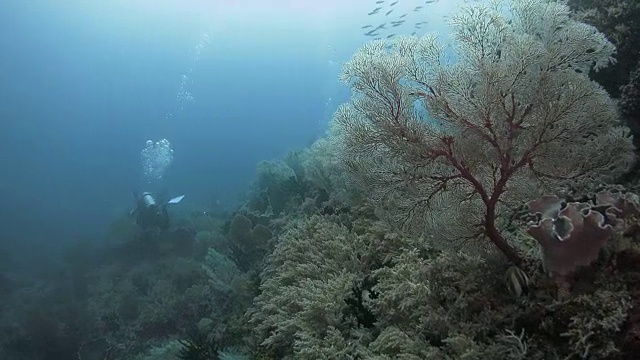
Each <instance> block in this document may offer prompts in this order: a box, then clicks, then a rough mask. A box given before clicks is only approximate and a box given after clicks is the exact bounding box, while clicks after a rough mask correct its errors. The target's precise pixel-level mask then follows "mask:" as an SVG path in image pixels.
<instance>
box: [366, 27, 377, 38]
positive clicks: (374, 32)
mask: <svg viewBox="0 0 640 360" xmlns="http://www.w3.org/2000/svg"><path fill="white" fill-rule="evenodd" d="M364 35H365V36H377V35H378V34H376V29H373V30H369V31H367V32H366V33H364Z"/></svg>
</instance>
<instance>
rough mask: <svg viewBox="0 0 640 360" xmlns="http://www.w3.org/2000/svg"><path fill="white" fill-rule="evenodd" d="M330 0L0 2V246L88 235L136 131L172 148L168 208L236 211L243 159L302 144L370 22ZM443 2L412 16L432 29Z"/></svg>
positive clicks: (364, 7) (316, 127) (333, 101)
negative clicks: (185, 95)
mask: <svg viewBox="0 0 640 360" xmlns="http://www.w3.org/2000/svg"><path fill="white" fill-rule="evenodd" d="M225 2H226V3H233V4H234V5H228V4H224V3H225ZM387 2H389V1H387ZM343 3H344V2H343V1H337V0H328V1H314V2H310V1H302V0H291V1H276V0H273V1H262V0H254V1H235V0H234V1H231V0H228V1H211V0H210V1H184V0H181V1H178V0H176V1H150V0H127V1H123V0H110V1H97V0H92V1H80V0H70V1H64V0H29V1H26V0H3V1H1V2H0V125H1V126H0V198H1V199H2V202H1V203H0V243H1V244H2V245H3V246H4V247H10V248H11V249H12V250H18V251H19V252H23V253H28V252H29V253H30V252H32V251H33V249H34V248H37V249H41V250H42V249H47V248H49V247H55V246H57V245H58V244H62V243H65V242H69V241H76V240H78V239H82V238H83V237H84V238H86V239H87V241H90V240H91V239H98V238H100V237H101V236H102V234H104V233H105V231H106V227H107V225H108V224H109V223H110V222H111V221H113V220H114V218H116V217H117V216H120V215H121V214H123V213H125V212H127V211H128V208H129V206H130V205H131V203H132V196H131V192H132V191H134V190H138V191H139V190H143V185H144V179H143V176H142V168H141V166H140V151H141V150H142V148H143V147H144V143H145V141H146V140H147V139H153V140H159V139H161V138H167V139H168V140H169V141H170V142H171V143H172V145H173V148H174V151H175V153H174V156H175V158H174V161H173V164H172V166H171V167H170V168H169V170H168V171H167V173H166V177H165V180H164V185H166V186H165V187H166V188H167V189H168V190H169V191H170V192H171V194H175V195H177V194H186V195H187V197H186V198H185V200H184V201H183V203H181V204H180V205H179V206H182V207H185V208H187V209H193V210H198V209H200V210H207V209H208V208H209V207H210V206H211V204H212V203H214V202H216V201H219V202H220V203H221V204H223V205H224V206H233V205H234V204H236V203H237V201H238V200H239V199H240V198H241V196H242V195H243V194H244V192H245V191H246V190H247V189H248V185H249V184H250V182H251V180H252V177H253V175H254V172H255V165H256V163H257V162H258V161H260V160H268V159H274V158H279V157H281V156H282V155H284V154H285V153H286V152H287V151H288V150H289V149H291V148H295V147H303V146H308V145H309V144H311V143H312V142H313V140H314V139H315V138H317V137H318V136H320V135H321V134H322V131H323V130H324V129H325V128H326V123H327V121H328V119H329V117H330V116H331V114H332V112H333V110H334V109H335V107H336V106H337V105H338V104H339V103H340V102H342V101H344V100H345V99H346V98H347V96H348V92H347V91H346V90H345V89H344V88H343V87H342V86H341V85H340V84H339V83H338V82H337V79H336V78H337V75H338V74H339V71H340V66H341V64H342V63H343V62H344V61H346V60H347V59H349V57H350V56H351V55H352V54H353V52H354V51H355V50H356V49H357V47H359V46H360V45H361V44H362V43H363V42H364V41H366V40H368V38H366V37H365V36H363V35H362V32H363V31H362V30H361V29H360V27H361V26H362V25H364V24H368V23H371V24H373V25H377V24H378V23H381V22H383V21H385V19H384V18H383V17H384V14H381V15H376V16H373V17H372V16H367V15H366V14H367V12H369V11H370V10H371V9H372V8H373V7H375V5H374V4H375V1H374V0H370V1H365V0H356V1H352V2H349V4H348V5H347V4H343ZM423 3H424V1H417V0H416V1H413V0H410V1H402V0H401V1H400V3H399V4H398V5H397V6H398V10H397V11H401V10H402V9H409V10H410V9H412V8H413V7H414V6H416V5H420V4H423ZM443 3H445V1H441V3H438V4H429V9H428V11H426V12H424V11H421V12H418V13H415V14H414V13H412V14H411V16H414V18H415V19H414V22H415V21H421V20H425V19H429V20H430V21H431V22H432V25H430V26H429V27H428V28H427V29H429V30H431V29H434V28H438V27H439V26H440V25H439V21H441V20H442V14H444V13H446V12H447V11H448V9H449V8H451V7H452V6H453V3H454V2H452V1H449V0H447V1H446V6H447V8H446V9H445V8H444V4H443ZM395 15H397V13H396V14H395ZM381 16H382V18H381ZM411 16H408V17H407V19H408V20H409V21H408V23H409V22H410V21H412V20H411ZM412 24H413V23H411V25H412ZM397 30H400V32H403V31H404V32H405V33H407V34H408V33H410V31H409V30H406V29H403V28H402V27H401V28H398V29H397ZM423 32H424V31H423ZM423 32H422V33H423ZM205 36H209V38H210V40H211V41H210V43H208V44H207V43H206V42H205V41H203V39H205ZM183 75H188V79H187V81H186V82H185V83H184V89H185V90H186V91H189V92H190V93H191V94H192V95H193V96H194V98H195V101H194V102H188V101H183V100H180V99H179V98H178V97H179V93H180V86H181V76H183Z"/></svg>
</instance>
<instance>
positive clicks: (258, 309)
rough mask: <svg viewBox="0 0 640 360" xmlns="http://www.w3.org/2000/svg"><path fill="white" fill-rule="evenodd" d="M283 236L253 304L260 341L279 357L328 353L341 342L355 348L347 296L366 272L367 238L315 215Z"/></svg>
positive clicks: (354, 334)
mask: <svg viewBox="0 0 640 360" xmlns="http://www.w3.org/2000/svg"><path fill="white" fill-rule="evenodd" d="M278 241H279V242H278V245H277V246H276V248H275V250H274V252H273V253H272V254H271V255H270V256H269V257H268V260H267V266H266V269H265V270H264V272H263V274H262V277H263V280H262V284H261V285H260V290H261V294H260V295H259V296H258V297H257V298H256V300H255V305H254V307H253V309H251V310H250V322H251V324H252V325H254V326H255V336H256V340H257V342H258V343H259V344H260V347H261V348H263V349H266V351H267V352H269V353H271V354H272V355H274V356H277V357H280V358H282V357H284V358H292V357H295V358H298V359H300V358H315V357H314V355H312V354H310V353H309V352H310V351H311V349H315V350H314V351H312V352H313V353H315V354H317V353H323V352H326V351H329V349H330V348H332V347H335V346H336V345H335V343H336V342H339V343H341V344H342V345H341V346H342V347H345V348H350V346H349V345H348V344H349V343H350V342H354V341H355V339H356V338H357V336H358V335H357V334H356V333H355V332H354V330H355V329H356V328H357V324H356V321H357V320H356V319H355V317H354V316H351V315H349V305H348V303H347V302H346V301H345V300H347V299H348V298H350V297H351V296H352V293H353V289H354V288H357V286H358V283H359V282H360V281H362V279H363V278H364V275H365V273H366V271H365V269H366V267H367V264H366V262H365V261H364V260H362V259H363V256H362V255H364V254H367V253H369V250H368V247H369V246H368V244H367V242H366V238H365V237H363V236H358V235H356V234H353V233H351V232H350V231H349V230H348V229H347V228H346V227H344V226H342V225H339V224H336V223H333V222H331V221H329V220H328V219H327V218H323V217H320V216H313V217H311V218H308V219H304V220H300V221H299V223H298V224H297V225H296V226H294V227H292V228H290V229H289V230H288V231H287V232H285V233H284V234H283V235H282V236H281V237H280V238H279V240H278ZM338 334H340V335H338ZM329 335H330V336H329ZM323 339H328V340H326V341H327V342H329V340H331V341H330V343H325V340H323ZM339 339H341V340H339ZM352 350H353V349H352Z"/></svg>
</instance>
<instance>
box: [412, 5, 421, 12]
mask: <svg viewBox="0 0 640 360" xmlns="http://www.w3.org/2000/svg"><path fill="white" fill-rule="evenodd" d="M422 7H423V6H422V5H420V6H416V7H415V9H413V11H418V10H420V9H422Z"/></svg>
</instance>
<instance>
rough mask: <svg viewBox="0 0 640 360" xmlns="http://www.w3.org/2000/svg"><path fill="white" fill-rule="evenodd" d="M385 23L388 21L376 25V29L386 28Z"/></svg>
mask: <svg viewBox="0 0 640 360" xmlns="http://www.w3.org/2000/svg"><path fill="white" fill-rule="evenodd" d="M385 25H387V23H386V22H385V23H382V24H380V25H378V26H376V28H375V30H380V29H386V28H385V27H384V26H385Z"/></svg>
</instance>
